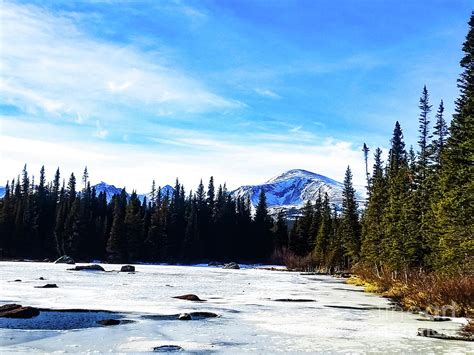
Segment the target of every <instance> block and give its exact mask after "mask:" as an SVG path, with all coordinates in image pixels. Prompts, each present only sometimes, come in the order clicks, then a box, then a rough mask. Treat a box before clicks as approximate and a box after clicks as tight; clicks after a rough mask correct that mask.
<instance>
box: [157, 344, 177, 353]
mask: <svg viewBox="0 0 474 355" xmlns="http://www.w3.org/2000/svg"><path fill="white" fill-rule="evenodd" d="M153 351H154V352H159V353H167V352H171V351H184V349H183V348H182V347H181V346H179V345H161V346H155V347H154V348H153Z"/></svg>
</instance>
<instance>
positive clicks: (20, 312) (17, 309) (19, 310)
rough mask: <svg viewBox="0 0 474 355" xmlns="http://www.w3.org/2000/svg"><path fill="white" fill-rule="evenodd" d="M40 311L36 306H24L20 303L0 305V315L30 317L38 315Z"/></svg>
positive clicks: (5, 316)
mask: <svg viewBox="0 0 474 355" xmlns="http://www.w3.org/2000/svg"><path fill="white" fill-rule="evenodd" d="M39 314H40V311H39V310H38V309H37V308H34V307H22V306H20V305H19V304H6V305H3V306H2V307H0V317H4V318H22V319H28V318H33V317H36V316H38V315H39Z"/></svg>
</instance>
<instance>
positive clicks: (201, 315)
mask: <svg viewBox="0 0 474 355" xmlns="http://www.w3.org/2000/svg"><path fill="white" fill-rule="evenodd" d="M189 315H190V316H191V318H192V319H196V318H216V317H219V315H217V314H215V313H212V312H199V311H198V312H191V313H189Z"/></svg>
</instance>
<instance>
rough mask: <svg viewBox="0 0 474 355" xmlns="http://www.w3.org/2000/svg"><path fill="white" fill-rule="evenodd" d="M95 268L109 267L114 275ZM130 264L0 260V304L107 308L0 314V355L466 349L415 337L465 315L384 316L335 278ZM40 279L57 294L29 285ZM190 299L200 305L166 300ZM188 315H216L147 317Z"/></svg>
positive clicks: (379, 305) (386, 311) (381, 308)
mask: <svg viewBox="0 0 474 355" xmlns="http://www.w3.org/2000/svg"><path fill="white" fill-rule="evenodd" d="M78 265H80V264H78ZM102 266H103V267H104V268H105V269H106V270H107V271H109V270H119V269H120V265H109V264H102ZM135 266H136V270H137V272H136V273H135V274H128V273H118V272H93V271H68V270H67V269H68V268H71V267H73V266H71V265H65V264H51V263H27V262H0V277H1V281H0V283H1V285H0V305H1V304H6V303H18V304H22V305H24V306H34V307H39V308H52V309H93V310H103V311H113V312H115V313H112V314H109V313H106V312H102V313H89V314H87V313H67V312H66V313H64V312H60V313H56V312H55V313H48V312H42V313H41V314H40V316H38V317H36V318H32V319H25V320H12V319H5V318H0V353H5V352H24V353H31V352H42V353H44V352H67V353H78V352H80V353H85V352H100V353H102V352H122V353H123V352H147V351H152V350H153V348H154V347H157V346H161V345H178V346H181V347H182V348H183V349H184V350H185V351H187V352H193V353H195V352H208V351H213V352H218V353H242V352H254V353H259V354H260V353H274V352H287V353H288V352H349V351H350V352H405V353H406V352H440V353H442V352H450V353H453V352H457V353H466V352H472V351H474V346H473V344H472V343H467V342H461V341H446V340H437V339H429V338H423V337H418V336H417V329H418V328H421V327H424V328H432V329H436V330H438V331H440V332H445V333H450V332H451V333H452V332H453V331H454V330H456V329H458V328H459V326H460V322H462V321H463V319H455V320H453V321H450V322H422V321H419V320H417V319H418V318H420V316H418V315H414V314H409V313H405V312H398V311H394V310H390V308H391V306H390V302H389V300H386V299H383V298H380V297H378V296H376V295H371V294H367V293H364V292H362V288H360V287H356V286H351V285H347V284H345V283H344V280H342V279H336V278H332V277H329V276H320V275H304V274H300V273H293V272H291V273H290V272H282V271H269V270H262V269H250V268H249V269H241V270H223V269H220V268H214V267H199V266H163V265H135ZM40 277H43V278H44V279H45V280H39V278H40ZM16 279H21V280H22V281H21V282H14V280H16ZM46 283H55V284H57V285H58V288H53V289H41V288H35V286H41V285H44V284H46ZM189 293H192V294H196V295H198V296H199V297H200V298H202V299H205V300H206V302H191V301H186V300H180V299H176V298H173V296H179V295H183V294H189ZM278 299H293V300H294V299H300V300H301V299H303V300H311V302H310V301H307V302H282V301H277V300H278ZM196 311H206V312H213V313H216V314H218V315H219V317H217V318H207V319H193V320H190V321H181V320H175V319H172V318H166V317H149V316H153V315H154V316H158V315H172V314H179V313H190V312H196ZM147 316H148V317H147ZM107 317H108V318H117V317H120V318H122V319H127V320H131V321H134V322H131V323H126V324H120V325H115V326H107V327H106V326H97V324H96V320H98V319H104V318H107Z"/></svg>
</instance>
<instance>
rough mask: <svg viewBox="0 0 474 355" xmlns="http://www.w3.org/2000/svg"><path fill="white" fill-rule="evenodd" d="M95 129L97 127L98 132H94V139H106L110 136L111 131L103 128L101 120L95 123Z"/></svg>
mask: <svg viewBox="0 0 474 355" xmlns="http://www.w3.org/2000/svg"><path fill="white" fill-rule="evenodd" d="M95 127H96V130H95V132H94V137H97V138H100V139H104V138H106V137H107V136H108V134H109V131H107V130H106V129H105V128H104V127H102V125H101V124H100V121H99V120H97V121H96V122H95Z"/></svg>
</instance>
